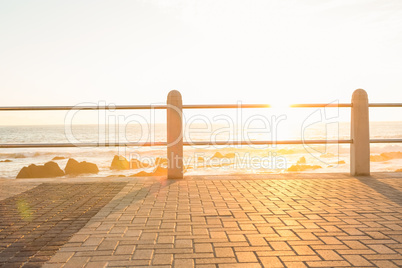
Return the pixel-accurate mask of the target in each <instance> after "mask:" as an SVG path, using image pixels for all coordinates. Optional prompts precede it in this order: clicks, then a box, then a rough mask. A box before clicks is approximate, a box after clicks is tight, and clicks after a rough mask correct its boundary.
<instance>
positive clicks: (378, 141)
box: [370, 139, 402, 143]
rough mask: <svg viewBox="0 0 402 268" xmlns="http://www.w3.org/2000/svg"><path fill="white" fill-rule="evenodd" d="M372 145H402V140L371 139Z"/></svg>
mask: <svg viewBox="0 0 402 268" xmlns="http://www.w3.org/2000/svg"><path fill="white" fill-rule="evenodd" d="M370 143H402V139H371V140H370Z"/></svg>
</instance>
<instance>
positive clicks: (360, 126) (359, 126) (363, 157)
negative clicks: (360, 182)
mask: <svg viewBox="0 0 402 268" xmlns="http://www.w3.org/2000/svg"><path fill="white" fill-rule="evenodd" d="M351 115H352V118H351V130H350V135H351V139H352V144H351V145H350V175H351V176H359V175H361V176H365V175H366V176H368V175H370V133H369V107H368V96H367V93H366V91H364V90H363V89H356V90H355V91H354V92H353V95H352V112H351Z"/></svg>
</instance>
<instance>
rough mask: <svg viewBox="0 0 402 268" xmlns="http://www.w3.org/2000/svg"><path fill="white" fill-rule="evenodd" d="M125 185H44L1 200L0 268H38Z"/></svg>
mask: <svg viewBox="0 0 402 268" xmlns="http://www.w3.org/2000/svg"><path fill="white" fill-rule="evenodd" d="M125 185H126V183H121V182H120V183H77V184H71V183H45V184H41V185H39V186H37V187H35V188H33V189H30V190H28V191H26V192H23V193H21V194H17V195H14V196H13V197H9V198H7V199H4V200H1V201H0V215H1V217H0V267H3V266H4V267H22V266H24V267H32V266H34V267H39V266H41V265H42V264H44V263H45V262H46V261H48V260H49V259H50V258H51V257H52V256H53V255H54V254H55V253H56V252H57V250H58V249H59V248H60V247H61V246H62V245H64V244H65V243H66V242H67V241H68V240H69V239H70V238H71V237H72V236H73V234H74V233H76V232H77V231H78V230H80V229H81V228H82V227H83V226H85V224H86V223H87V222H88V221H89V219H90V218H92V217H93V216H94V215H95V214H96V213H97V212H98V211H99V210H100V209H101V208H102V207H103V206H104V205H106V204H108V203H109V202H110V200H111V199H112V198H113V196H114V195H116V194H117V193H118V192H120V191H121V189H122V188H123V187H124V186H125ZM68 255H69V254H68V253H67V254H66V253H64V254H63V253H62V254H59V255H58V256H57V257H56V260H66V258H69V256H68Z"/></svg>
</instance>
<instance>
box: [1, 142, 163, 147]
mask: <svg viewBox="0 0 402 268" xmlns="http://www.w3.org/2000/svg"><path fill="white" fill-rule="evenodd" d="M122 146H167V143H166V142H126V143H117V142H116V143H113V142H112V143H97V142H94V143H27V144H23V143H19V144H18V143H15V144H11V143H10V144H7V143H5V144H0V148H66V147H79V148H81V147H122Z"/></svg>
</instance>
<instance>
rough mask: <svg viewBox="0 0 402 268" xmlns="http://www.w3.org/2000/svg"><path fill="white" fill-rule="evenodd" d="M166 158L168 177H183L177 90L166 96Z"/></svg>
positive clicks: (181, 123)
mask: <svg viewBox="0 0 402 268" xmlns="http://www.w3.org/2000/svg"><path fill="white" fill-rule="evenodd" d="M166 114H167V159H168V179H182V178H183V120H182V98H181V94H180V92H179V91H177V90H172V91H170V92H169V94H168V97H167V111H166Z"/></svg>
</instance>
